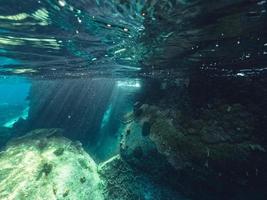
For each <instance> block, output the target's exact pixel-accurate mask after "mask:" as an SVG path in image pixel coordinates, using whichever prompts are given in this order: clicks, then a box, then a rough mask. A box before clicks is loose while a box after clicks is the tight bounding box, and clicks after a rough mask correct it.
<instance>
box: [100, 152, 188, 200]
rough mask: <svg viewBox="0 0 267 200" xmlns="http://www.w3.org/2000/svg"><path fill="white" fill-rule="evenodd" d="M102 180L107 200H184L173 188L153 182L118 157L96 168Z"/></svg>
mask: <svg viewBox="0 0 267 200" xmlns="http://www.w3.org/2000/svg"><path fill="white" fill-rule="evenodd" d="M98 171H99V174H100V177H101V178H102V179H103V184H104V188H105V192H104V194H105V199H107V200H136V199H141V200H152V199H153V200H178V199H179V200H186V199H187V198H185V197H184V196H182V195H181V194H180V193H178V191H176V190H175V189H174V188H170V187H168V186H167V185H164V184H159V183H157V182H155V181H153V180H152V179H151V178H150V177H148V176H147V175H146V174H145V173H143V172H142V171H140V170H137V169H135V168H133V167H132V166H130V165H129V164H127V163H126V162H125V161H124V160H123V159H122V158H121V157H120V156H119V155H117V156H114V157H113V158H111V159H110V160H108V161H106V162H104V163H101V164H100V165H99V168H98Z"/></svg>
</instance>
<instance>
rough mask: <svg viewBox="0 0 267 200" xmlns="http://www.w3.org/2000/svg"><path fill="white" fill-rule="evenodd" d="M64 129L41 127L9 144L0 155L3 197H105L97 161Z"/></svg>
mask: <svg viewBox="0 0 267 200" xmlns="http://www.w3.org/2000/svg"><path fill="white" fill-rule="evenodd" d="M61 132H62V131H61V130H59V129H39V130H35V131H32V132H30V133H29V134H27V135H26V136H23V137H20V138H18V139H15V140H13V141H11V142H10V143H9V144H8V145H7V147H6V149H5V151H3V152H1V154H0V166H1V168H0V199H40V200H41V199H49V200H53V199H55V200H58V199H86V200H87V199H92V200H102V199H103V198H104V197H103V194H102V189H101V180H100V177H99V176H98V173H97V166H96V164H95V162H94V161H93V159H92V158H91V157H90V156H89V155H88V154H87V153H86V152H85V151H84V150H83V149H81V147H79V148H77V147H76V146H75V145H73V142H72V141H70V140H69V139H67V138H64V137H62V136H60V133H61ZM63 152H64V153H63Z"/></svg>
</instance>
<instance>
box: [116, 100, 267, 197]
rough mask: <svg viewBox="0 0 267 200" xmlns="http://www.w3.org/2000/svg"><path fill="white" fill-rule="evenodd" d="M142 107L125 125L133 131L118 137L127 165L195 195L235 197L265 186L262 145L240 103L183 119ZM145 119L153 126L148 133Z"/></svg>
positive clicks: (265, 161)
mask: <svg viewBox="0 0 267 200" xmlns="http://www.w3.org/2000/svg"><path fill="white" fill-rule="evenodd" d="M140 108H142V114H141V115H140V116H139V117H138V118H136V119H135V121H133V122H132V123H130V124H128V126H127V129H129V130H131V133H130V134H124V136H123V137H122V141H121V148H120V152H121V156H122V158H123V159H124V160H125V161H126V162H127V163H128V164H130V165H131V166H135V167H137V168H138V169H141V170H142V171H144V172H146V173H148V174H150V177H152V179H154V180H160V181H161V182H162V181H164V180H166V181H167V182H168V183H169V184H170V185H172V186H174V187H176V188H180V190H182V191H184V192H185V193H186V194H189V195H192V196H194V197H196V198H197V199H201V198H203V199H207V196H209V198H210V199H226V198H228V199H231V198H233V199H235V198H238V197H237V196H235V195H238V193H243V194H247V192H249V191H251V190H253V191H256V190H257V191H261V192H262V191H264V190H263V188H264V186H265V185H266V184H267V182H266V180H267V179H266V178H267V177H266V172H267V167H266V166H267V154H266V151H265V149H266V144H264V143H261V140H260V138H256V136H255V135H254V134H253V133H254V132H253V130H254V123H253V119H254V117H253V116H252V115H251V114H250V113H249V112H247V111H246V110H245V108H244V107H242V106H241V105H223V106H220V107H218V108H208V109H205V110H203V111H202V112H201V113H200V114H199V115H198V117H187V118H186V117H184V118H182V116H181V114H179V115H178V114H177V115H175V114H173V112H174V111H173V110H171V111H170V110H167V109H164V110H163V109H161V108H159V107H156V106H150V105H143V106H141V107H140ZM177 112H178V113H179V112H180V111H179V110H177ZM172 116H180V117H181V118H175V117H172ZM144 122H149V124H150V125H151V127H150V130H149V135H148V136H147V137H144V136H143V134H142V133H143V124H144ZM155 174H156V175H155ZM260 174H261V175H260ZM234 196H235V197H234ZM244 196H246V195H244Z"/></svg>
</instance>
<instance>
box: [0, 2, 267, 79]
mask: <svg viewBox="0 0 267 200" xmlns="http://www.w3.org/2000/svg"><path fill="white" fill-rule="evenodd" d="M0 13H1V16H0V56H1V60H2V62H1V66H0V67H1V68H0V70H1V74H13V73H16V74H24V73H26V74H30V75H34V74H38V75H40V74H42V75H44V74H46V75H47V74H50V75H59V74H60V75H62V74H64V75H74V74H78V75H84V73H87V72H90V73H107V74H113V75H114V74H116V75H117V74H123V73H140V74H145V75H147V74H146V73H149V74H153V73H156V74H158V73H159V74H161V73H163V71H164V72H165V73H166V72H170V73H176V72H178V71H180V72H184V71H187V70H188V69H191V68H201V69H204V70H209V71H216V73H224V74H225V73H230V74H232V73H235V74H238V73H239V74H240V75H241V74H243V73H252V72H250V71H253V73H254V72H261V71H263V70H265V67H266V56H267V37H266V30H265V28H264V27H266V23H267V20H266V15H267V14H266V2H265V1H257V0H236V1H230V0H229V1H228V0H223V1H220V0H219V1H206V0H191V1H189V0H169V1H156V0H135V1H124V0H92V1H86V0H78V1H77V0H42V1H36V0H28V1H17V0H2V1H1V7H0Z"/></svg>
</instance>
